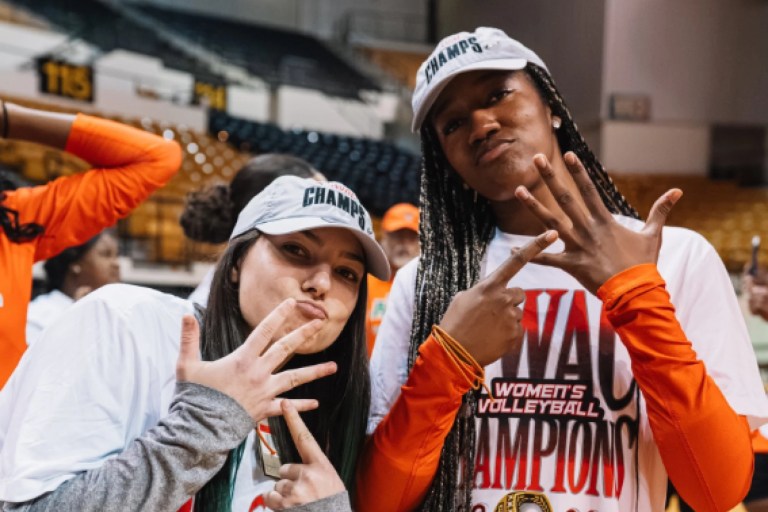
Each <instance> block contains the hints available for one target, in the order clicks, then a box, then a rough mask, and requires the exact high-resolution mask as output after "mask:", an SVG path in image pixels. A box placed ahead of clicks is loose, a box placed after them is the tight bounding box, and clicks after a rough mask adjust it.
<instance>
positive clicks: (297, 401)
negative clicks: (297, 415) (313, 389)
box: [264, 398, 320, 418]
mask: <svg viewBox="0 0 768 512" xmlns="http://www.w3.org/2000/svg"><path fill="white" fill-rule="evenodd" d="M286 400H287V401H290V402H291V403H292V404H293V406H294V407H295V408H296V410H297V411H299V412H307V411H313V410H315V409H317V408H318V407H320V403H319V402H318V401H317V400H314V399H310V398H275V399H273V400H272V401H271V402H270V403H269V405H268V406H267V408H266V410H265V411H264V417H265V418H270V417H272V416H282V415H283V409H282V407H281V405H280V403H281V402H285V401H286Z"/></svg>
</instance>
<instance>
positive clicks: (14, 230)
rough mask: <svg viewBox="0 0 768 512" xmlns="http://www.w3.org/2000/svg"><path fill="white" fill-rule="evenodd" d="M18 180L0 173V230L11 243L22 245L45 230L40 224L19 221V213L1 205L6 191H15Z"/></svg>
mask: <svg viewBox="0 0 768 512" xmlns="http://www.w3.org/2000/svg"><path fill="white" fill-rule="evenodd" d="M18 181H19V180H18V179H14V178H13V177H12V176H10V175H9V174H8V173H6V172H5V171H3V172H0V228H2V230H3V232H4V233H5V236H7V237H8V240H10V241H11V242H13V243H16V244H22V243H25V242H29V241H31V240H34V239H35V238H36V237H38V236H39V235H40V234H42V232H43V231H44V230H45V229H44V228H43V226H41V225H40V224H35V223H34V222H28V223H26V224H22V223H21V222H20V221H19V212H18V211H17V210H14V209H13V208H9V207H7V206H5V205H4V204H3V201H5V191H6V190H16V189H17V188H18V184H17V182H18Z"/></svg>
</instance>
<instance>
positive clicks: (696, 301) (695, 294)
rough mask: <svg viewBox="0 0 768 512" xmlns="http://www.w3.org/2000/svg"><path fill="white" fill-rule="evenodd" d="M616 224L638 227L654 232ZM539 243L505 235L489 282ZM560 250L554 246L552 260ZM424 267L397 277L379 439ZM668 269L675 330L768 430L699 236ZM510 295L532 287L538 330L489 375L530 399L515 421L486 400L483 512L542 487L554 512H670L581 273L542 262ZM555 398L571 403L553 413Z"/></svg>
mask: <svg viewBox="0 0 768 512" xmlns="http://www.w3.org/2000/svg"><path fill="white" fill-rule="evenodd" d="M617 220H618V221H619V222H621V223H622V224H624V225H626V226H628V227H631V228H632V229H639V228H640V227H642V225H643V224H642V223H641V222H639V221H636V220H634V219H630V218H626V217H618V216H617ZM530 239H531V238H530V237H525V236H517V235H509V234H504V233H501V232H498V231H497V233H496V235H495V237H494V238H493V240H492V242H491V243H490V245H489V247H488V252H487V256H486V258H485V261H484V262H483V265H484V269H483V275H487V274H488V273H489V272H491V271H493V270H495V269H496V268H497V267H498V266H499V265H500V264H501V263H502V262H503V261H504V260H505V259H506V258H508V257H509V254H510V250H511V249H512V248H513V247H521V246H522V245H524V244H525V243H527V242H528V241H529V240H530ZM562 249H563V244H562V242H561V241H557V242H556V243H555V244H553V246H552V247H550V248H549V249H548V250H547V251H548V252H560V251H562ZM417 265H418V263H417V262H411V263H410V264H408V265H407V266H406V267H404V268H403V269H401V270H400V272H399V273H398V274H397V277H396V278H395V282H394V285H393V287H392V291H391V293H390V297H389V302H388V307H387V313H386V315H385V317H384V321H383V323H382V325H381V327H380V328H379V332H378V337H377V340H376V345H375V347H374V351H373V355H372V360H371V378H372V400H373V402H372V406H371V407H372V410H371V417H370V420H369V426H368V430H369V432H372V431H373V430H374V429H375V427H376V425H378V423H379V422H380V421H381V420H382V418H383V417H384V416H385V415H386V413H387V412H388V411H389V409H390V408H391V406H392V404H393V403H394V401H395V399H396V398H397V396H398V395H399V392H400V386H401V385H402V384H403V383H404V382H405V380H406V378H407V376H408V347H409V344H410V330H411V319H412V314H413V302H414V287H415V282H416V271H417V268H418V267H417ZM658 268H659V272H660V274H661V275H662V277H663V278H664V279H665V280H666V283H667V289H668V291H669V293H670V295H671V297H672V303H673V304H674V306H675V308H676V310H677V318H678V320H679V321H680V323H681V325H682V327H683V329H684V331H685V333H686V334H687V336H688V338H689V339H690V340H691V341H692V343H693V347H694V349H695V351H696V353H697V355H698V357H699V358H700V359H702V360H703V361H704V363H705V365H706V367H707V371H708V373H709V375H710V376H711V377H712V378H713V379H714V381H715V382H716V383H717V385H718V386H719V387H720V389H721V390H722V392H723V393H724V395H725V396H726V398H727V399H728V401H729V403H730V404H731V406H732V407H733V408H734V410H735V411H736V412H737V413H739V414H742V415H745V416H747V417H748V418H749V422H750V424H751V426H752V427H753V428H756V427H758V426H759V425H760V424H761V423H764V422H766V421H768V399H766V395H765V392H764V391H763V386H762V383H761V380H760V376H759V374H758V370H757V363H756V360H755V356H754V353H753V350H752V345H751V344H750V341H749V337H748V335H747V331H746V328H745V325H744V320H743V317H742V315H741V312H740V309H739V305H738V303H737V301H736V297H735V294H734V292H733V288H732V285H731V283H730V280H729V279H728V275H727V273H726V271H725V269H724V267H723V265H722V263H721V261H720V259H719V257H718V256H717V254H716V252H715V251H714V249H713V248H712V247H711V246H710V245H709V243H708V242H707V241H706V240H704V238H702V237H701V236H700V235H698V234H696V233H694V232H692V231H688V230H685V229H680V228H665V229H664V238H663V246H662V249H661V254H660V257H659V264H658ZM510 286H513V287H520V288H522V289H523V290H525V291H526V302H525V304H524V305H521V308H523V310H524V314H525V315H530V318H535V319H537V320H538V322H537V324H536V326H537V327H535V328H530V329H529V330H528V331H527V332H526V335H525V337H524V339H523V342H522V344H521V349H520V350H519V351H513V353H510V354H509V355H507V356H505V357H504V358H502V359H501V360H500V361H497V362H495V363H493V364H491V365H489V366H488V367H486V369H485V371H486V382H487V383H489V384H490V383H491V382H493V379H497V378H502V379H506V380H502V381H499V382H502V383H507V384H516V385H517V387H515V388H514V391H512V396H520V400H518V401H517V402H513V403H515V404H516V405H515V406H516V407H517V409H515V410H514V411H513V412H500V413H496V414H494V411H493V409H492V407H490V406H489V407H486V406H488V404H487V402H486V403H480V404H479V408H478V413H477V415H476V424H477V444H476V449H477V457H476V460H475V462H476V464H475V470H476V479H475V491H474V493H473V506H474V507H473V508H472V511H473V512H491V511H492V510H494V508H495V506H496V505H497V503H498V502H499V501H500V500H501V499H502V498H503V497H504V496H505V495H506V494H507V493H509V492H511V491H512V490H519V491H523V490H528V491H541V492H543V493H544V494H546V496H547V497H548V499H549V501H550V502H551V504H552V507H553V510H557V511H566V510H580V511H589V510H597V511H600V512H626V511H630V510H631V511H643V512H645V511H662V510H664V499H665V496H666V491H667V473H666V470H665V468H664V465H663V463H662V461H661V457H660V455H659V452H658V449H657V447H656V444H655V443H654V440H653V435H652V433H651V430H650V426H649V423H648V417H647V414H646V413H645V404H644V401H643V399H642V397H641V396H640V393H639V391H638V388H637V385H636V384H635V382H634V379H633V377H632V374H631V370H630V363H631V362H630V359H629V356H628V354H627V351H626V349H625V347H624V345H623V344H622V343H621V341H620V340H619V339H618V337H617V336H616V335H615V333H613V330H612V329H611V328H610V325H608V324H607V322H606V323H605V324H604V325H601V322H600V313H601V310H602V303H601V301H600V300H599V299H598V298H597V297H595V296H594V295H592V294H590V293H589V292H587V291H586V290H585V289H584V288H583V287H582V286H581V285H580V284H579V283H578V282H577V281H576V279H574V278H573V277H571V276H570V275H568V274H566V273H565V272H563V271H561V270H558V269H555V268H550V267H545V266H542V265H534V264H528V265H526V266H525V267H524V268H523V269H522V270H521V271H520V272H519V273H518V274H517V275H516V276H515V277H514V278H513V279H512V280H511V281H510ZM529 384H530V385H529ZM515 393H519V395H516V394H515ZM536 394H538V398H539V400H538V401H537V400H536V398H535V395H536ZM547 398H549V399H558V398H559V399H561V401H560V402H559V403H557V404H555V401H556V400H553V401H552V404H545V403H544V402H545V399H547ZM503 402H504V401H501V400H499V401H497V403H499V404H502V403H503ZM526 406H527V407H528V409H526ZM534 411H536V412H534ZM713 428H717V426H716V425H713ZM636 439H637V440H638V441H639V442H635V440H636Z"/></svg>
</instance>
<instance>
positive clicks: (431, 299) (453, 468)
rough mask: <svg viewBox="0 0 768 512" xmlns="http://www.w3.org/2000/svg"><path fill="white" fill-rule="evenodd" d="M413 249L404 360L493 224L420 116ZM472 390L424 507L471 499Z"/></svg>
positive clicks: (475, 259) (594, 173) (478, 254)
mask: <svg viewBox="0 0 768 512" xmlns="http://www.w3.org/2000/svg"><path fill="white" fill-rule="evenodd" d="M526 71H527V72H528V74H529V75H530V76H531V78H532V80H533V82H534V84H535V85H536V87H537V88H538V89H539V92H540V94H541V97H542V98H543V99H544V101H546V102H547V104H548V105H549V106H550V108H551V109H552V113H553V114H554V115H556V116H559V117H560V118H561V119H562V124H561V127H560V129H559V130H558V131H557V137H558V142H559V143H560V148H561V150H562V151H563V152H566V151H573V152H574V153H576V155H577V156H578V157H579V158H580V159H581V161H582V163H583V164H584V167H585V168H586V169H587V172H588V174H589V176H590V178H591V179H592V181H593V182H594V183H595V186H596V187H597V190H598V191H599V193H600V196H601V197H602V199H603V202H604V203H605V205H606V207H607V208H608V209H609V210H610V211H611V212H612V213H620V214H623V215H626V216H629V217H634V218H638V214H637V212H636V211H635V209H634V208H632V207H631V206H630V205H629V204H628V203H627V200H626V199H625V198H624V196H622V195H621V194H620V193H619V191H618V190H617V189H616V186H615V185H614V184H613V181H612V180H611V178H610V177H609V176H608V174H607V173H606V172H605V170H604V169H603V166H602V164H600V162H599V161H598V160H597V158H596V157H595V155H594V154H593V153H592V151H591V150H590V149H589V146H587V143H586V142H585V141H584V138H583V137H582V136H581V134H580V133H579V132H578V129H577V128H576V124H575V123H574V122H573V119H572V118H571V114H570V112H569V111H568V108H567V107H566V105H565V102H564V101H563V98H562V96H561V95H560V93H559V92H558V91H557V88H556V87H555V84H554V82H553V81H552V78H551V77H550V76H549V74H548V73H547V72H546V71H545V70H544V69H542V68H540V67H538V66H536V65H534V64H528V66H527V67H526ZM421 145H422V154H423V159H422V174H421V198H420V203H421V229H420V239H421V253H422V256H421V258H420V260H419V269H418V274H417V277H416V293H415V304H414V316H413V324H412V329H411V345H410V351H409V354H408V364H409V367H413V364H414V362H415V360H416V356H417V355H418V348H419V346H420V345H421V344H422V343H423V342H424V340H426V339H427V337H428V336H429V333H430V331H431V329H432V326H433V325H434V324H437V323H439V322H440V319H441V318H442V316H443V314H444V313H445V310H446V309H447V308H448V305H449V304H450V302H451V300H452V299H453V297H454V295H456V294H457V293H458V292H460V291H462V290H466V289H468V288H470V287H472V286H473V285H474V284H475V283H477V282H478V280H479V279H480V277H481V275H480V271H481V270H480V265H481V262H482V260H483V257H484V256H485V250H486V248H487V246H488V243H489V242H490V240H491V238H492V237H493V231H494V228H495V225H496V222H495V218H494V215H493V212H492V210H491V207H490V204H489V202H488V201H487V200H486V199H485V198H483V197H479V196H476V195H475V193H474V192H473V191H470V190H465V189H464V188H463V187H462V182H461V180H460V179H459V178H458V175H457V174H456V172H455V171H454V170H453V169H451V167H450V165H449V164H448V161H447V160H446V158H445V155H444V154H443V151H442V149H441V147H440V144H439V142H438V140H437V136H436V134H435V132H434V130H433V129H432V127H431V126H429V123H425V124H424V125H423V126H422V128H421ZM476 404H477V398H476V395H475V393H474V392H469V393H467V394H466V395H465V396H464V400H463V405H462V407H461V409H460V410H459V413H458V415H457V417H456V420H455V422H454V424H453V427H452V428H451V431H450V433H449V434H448V437H447V438H446V440H445V444H444V445H443V451H442V454H441V457H440V465H439V467H438V470H437V474H436V475H435V479H434V480H433V482H432V486H431V488H430V489H429V492H428V493H427V496H426V498H425V500H424V503H423V504H422V507H421V509H422V510H426V511H445V512H448V511H454V510H457V511H468V510H469V509H470V506H471V498H472V487H473V483H474V465H475V464H474V460H475V420H474V415H475V410H476Z"/></svg>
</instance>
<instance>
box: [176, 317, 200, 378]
mask: <svg viewBox="0 0 768 512" xmlns="http://www.w3.org/2000/svg"><path fill="white" fill-rule="evenodd" d="M198 361H200V326H199V325H198V324H197V320H196V319H195V317H194V316H192V315H184V317H183V318H182V319H181V343H180V344H179V357H178V359H177V360H176V380H178V381H185V380H187V379H188V378H189V375H188V373H189V368H190V366H191V365H193V364H194V363H196V362H198Z"/></svg>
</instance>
